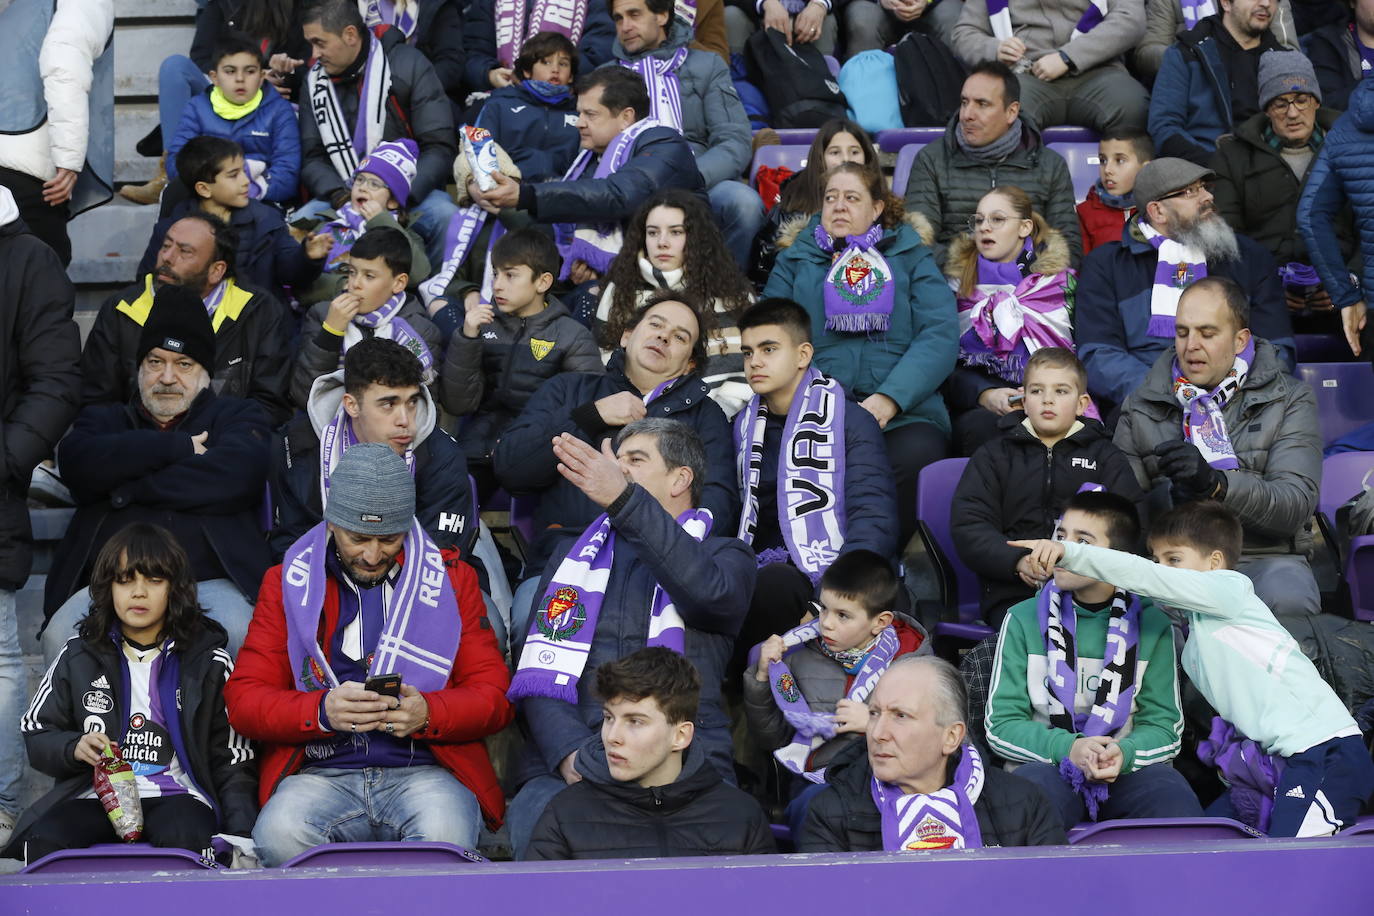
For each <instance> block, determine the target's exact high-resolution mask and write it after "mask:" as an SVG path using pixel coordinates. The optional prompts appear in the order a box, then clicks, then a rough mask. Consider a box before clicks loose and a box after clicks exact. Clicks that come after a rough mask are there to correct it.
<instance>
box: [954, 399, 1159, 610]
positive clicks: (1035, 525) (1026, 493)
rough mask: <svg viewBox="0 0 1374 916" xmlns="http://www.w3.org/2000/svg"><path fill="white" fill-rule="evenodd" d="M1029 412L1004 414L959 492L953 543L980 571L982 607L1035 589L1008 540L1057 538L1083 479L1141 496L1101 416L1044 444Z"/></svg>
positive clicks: (1006, 603) (1002, 606)
mask: <svg viewBox="0 0 1374 916" xmlns="http://www.w3.org/2000/svg"><path fill="white" fill-rule="evenodd" d="M1025 419H1026V415H1025V413H1023V412H1022V411H1019V410H1018V411H1014V412H1012V413H1009V414H1007V415H1006V416H1004V417H1002V419H1001V420H1000V421H999V422H998V427H999V428H1000V429H1001V431H1002V435H1001V436H999V437H998V438H996V439H993V440H991V441H989V442H986V443H984V444H983V446H982V447H981V448H979V449H978V451H976V452H974V453H973V457H972V458H970V459H969V463H968V467H966V468H965V469H964V475H963V477H961V478H959V486H958V488H956V489H955V491H954V507H953V512H952V513H951V517H952V518H954V519H955V522H954V546H955V547H956V548H958V550H959V558H960V559H962V560H963V561H964V563H965V565H967V566H968V567H969V568H970V569H972V570H973V571H974V572H975V573H977V574H978V580H979V581H980V582H981V583H982V585H983V611H984V613H985V614H987V613H994V614H998V613H1000V612H1001V611H1005V610H1006V609H1007V608H1008V607H1010V606H1011V605H1013V604H1015V603H1016V602H1018V601H1022V600H1024V599H1026V598H1029V597H1030V596H1031V595H1033V594H1034V590H1033V589H1031V588H1030V587H1029V586H1027V585H1026V584H1025V583H1023V582H1022V581H1021V580H1020V578H1018V577H1017V575H1016V563H1017V561H1019V560H1020V559H1021V557H1022V556H1023V555H1024V554H1025V553H1026V551H1025V550H1023V549H1021V548H1019V547H1009V546H1007V541H1008V540H1019V539H1023V538H1048V537H1053V536H1054V525H1055V521H1056V520H1057V519H1058V518H1059V516H1060V515H1061V514H1063V512H1064V504H1065V503H1066V502H1068V501H1069V499H1070V497H1072V496H1073V495H1074V494H1075V493H1077V492H1078V488H1079V487H1081V486H1082V485H1083V484H1085V483H1098V484H1101V485H1102V486H1104V487H1106V488H1107V490H1108V492H1111V493H1115V494H1117V495H1118V496H1124V497H1126V498H1127V499H1129V500H1130V501H1131V502H1133V503H1134V502H1139V501H1140V500H1141V499H1142V497H1143V494H1142V492H1141V490H1140V485H1139V483H1137V481H1136V477H1135V471H1134V470H1132V468H1131V463H1130V461H1129V460H1128V459H1127V457H1126V455H1125V454H1124V453H1123V452H1122V451H1121V449H1119V448H1117V447H1116V446H1115V445H1113V444H1112V440H1111V437H1110V436H1109V435H1107V431H1106V430H1105V429H1103V427H1102V424H1101V423H1099V422H1097V421H1096V420H1082V421H1080V422H1082V424H1083V427H1082V429H1079V430H1078V431H1077V432H1075V433H1073V434H1072V435H1070V436H1068V437H1066V438H1064V439H1063V440H1061V441H1059V442H1057V443H1055V446H1054V448H1052V449H1046V448H1045V446H1044V443H1042V442H1041V441H1040V440H1039V439H1037V438H1036V437H1035V436H1033V435H1031V432H1030V430H1028V429H1026V426H1025V423H1024V421H1025ZM987 619H988V620H989V621H990V622H991V621H992V618H987Z"/></svg>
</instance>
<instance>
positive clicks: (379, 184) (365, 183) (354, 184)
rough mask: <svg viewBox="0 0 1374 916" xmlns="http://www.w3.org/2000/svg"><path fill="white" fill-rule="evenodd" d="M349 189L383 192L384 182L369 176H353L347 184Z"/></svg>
mask: <svg viewBox="0 0 1374 916" xmlns="http://www.w3.org/2000/svg"><path fill="white" fill-rule="evenodd" d="M348 186H349V187H351V188H362V189H363V190H364V191H385V190H387V186H386V182H385V181H382V180H381V179H380V178H373V177H372V176H371V175H367V174H362V175H354V176H353V180H352V181H350V182H349V183H348Z"/></svg>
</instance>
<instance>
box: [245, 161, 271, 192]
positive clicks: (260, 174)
mask: <svg viewBox="0 0 1374 916" xmlns="http://www.w3.org/2000/svg"><path fill="white" fill-rule="evenodd" d="M243 170H244V172H246V173H247V174H248V198H249V199H250V200H262V199H263V198H264V197H266V196H267V183H268V182H269V181H270V180H271V176H269V175H268V174H267V163H266V162H263V161H262V160H261V159H254V158H252V157H251V156H244V157H243Z"/></svg>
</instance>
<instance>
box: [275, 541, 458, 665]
mask: <svg viewBox="0 0 1374 916" xmlns="http://www.w3.org/2000/svg"><path fill="white" fill-rule="evenodd" d="M330 549H331V547H330V543H329V529H328V527H327V526H326V524H325V523H324V522H320V523H319V524H318V525H316V526H315V527H314V528H311V529H310V530H309V531H307V532H306V533H305V534H303V535H301V538H300V540H298V541H296V543H294V544H292V545H291V547H290V548H289V549H288V550H287V551H286V556H285V557H284V558H283V560H282V577H281V590H282V608H283V610H284V611H285V614H286V650H287V655H288V657H289V658H290V661H291V676H292V677H293V678H294V679H295V683H296V689H297V690H307V691H309V690H328V689H330V688H331V687H337V686H338V685H339V679H338V677H337V676H335V674H334V672H333V670H332V669H331V668H330V667H329V662H328V660H327V659H326V658H325V656H324V652H323V650H322V649H321V648H320V645H319V641H318V638H317V633H318V630H319V626H320V611H321V610H322V609H323V608H324V599H325V593H326V591H327V590H328V582H329V573H328V572H327V571H326V569H325V560H326V558H327V556H328V552H329V550H330ZM403 551H404V557H405V560H404V562H403V563H402V564H401V575H400V578H399V579H398V580H397V582H396V588H395V590H394V591H393V592H392V593H391V600H390V602H388V607H387V615H386V617H387V619H386V626H385V628H384V629H383V630H382V635H381V638H380V639H379V640H378V642H377V648H376V652H375V654H374V655H373V657H372V663H371V664H370V665H369V666H368V674H369V676H370V675H374V674H399V675H401V681H402V683H405V684H410V685H412V686H414V687H415V688H416V689H418V690H421V691H427V690H439V689H441V688H442V687H443V686H444V685H445V684H447V683H448V675H449V670H450V669H451V668H452V667H453V660H454V659H455V658H456V657H457V655H458V643H459V641H460V640H461V638H462V634H463V623H462V618H461V617H460V616H459V614H458V599H457V598H456V597H455V596H454V594H453V584H452V583H451V582H450V581H449V578H448V570H447V569H445V568H444V558H443V555H442V554H441V553H440V552H439V548H438V547H436V546H434V542H433V541H432V540H430V538H429V535H428V534H426V533H425V529H424V527H423V526H421V524H420V522H419V521H418V520H416V519H411V523H410V530H409V531H408V532H406V537H405V545H404V547H403ZM436 586H437V587H436Z"/></svg>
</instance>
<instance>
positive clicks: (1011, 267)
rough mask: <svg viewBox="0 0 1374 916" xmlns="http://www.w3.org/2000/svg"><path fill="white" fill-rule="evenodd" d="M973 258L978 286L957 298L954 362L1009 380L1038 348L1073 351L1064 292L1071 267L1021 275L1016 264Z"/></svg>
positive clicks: (1016, 380) (1017, 377)
mask: <svg viewBox="0 0 1374 916" xmlns="http://www.w3.org/2000/svg"><path fill="white" fill-rule="evenodd" d="M977 258H978V286H977V288H976V289H975V290H974V293H973V295H972V296H969V297H967V298H965V297H962V296H961V297H960V298H959V361H960V362H962V363H963V364H964V365H967V366H974V367H977V368H981V369H986V370H988V371H989V372H992V373H993V374H995V375H997V376H998V377H999V378H1001V379H1003V380H1004V381H1007V382H1009V383H1011V384H1013V385H1020V384H1021V382H1022V380H1023V379H1024V377H1025V374H1026V361H1027V360H1028V359H1030V357H1031V354H1033V353H1035V351H1036V350H1039V349H1041V348H1042V347H1063V348H1064V349H1066V350H1073V349H1074V344H1073V321H1072V319H1071V318H1070V317H1069V306H1068V293H1069V289H1070V284H1071V282H1072V281H1073V272H1072V271H1069V270H1066V271H1063V272H1061V273H1057V274H1049V275H1046V274H1036V273H1032V274H1030V275H1029V276H1025V277H1023V276H1021V271H1020V269H1019V268H1018V267H1017V265H1016V264H1002V263H998V262H995V261H989V260H988V259H987V258H985V257H983V256H982V255H981V254H980V255H977Z"/></svg>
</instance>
